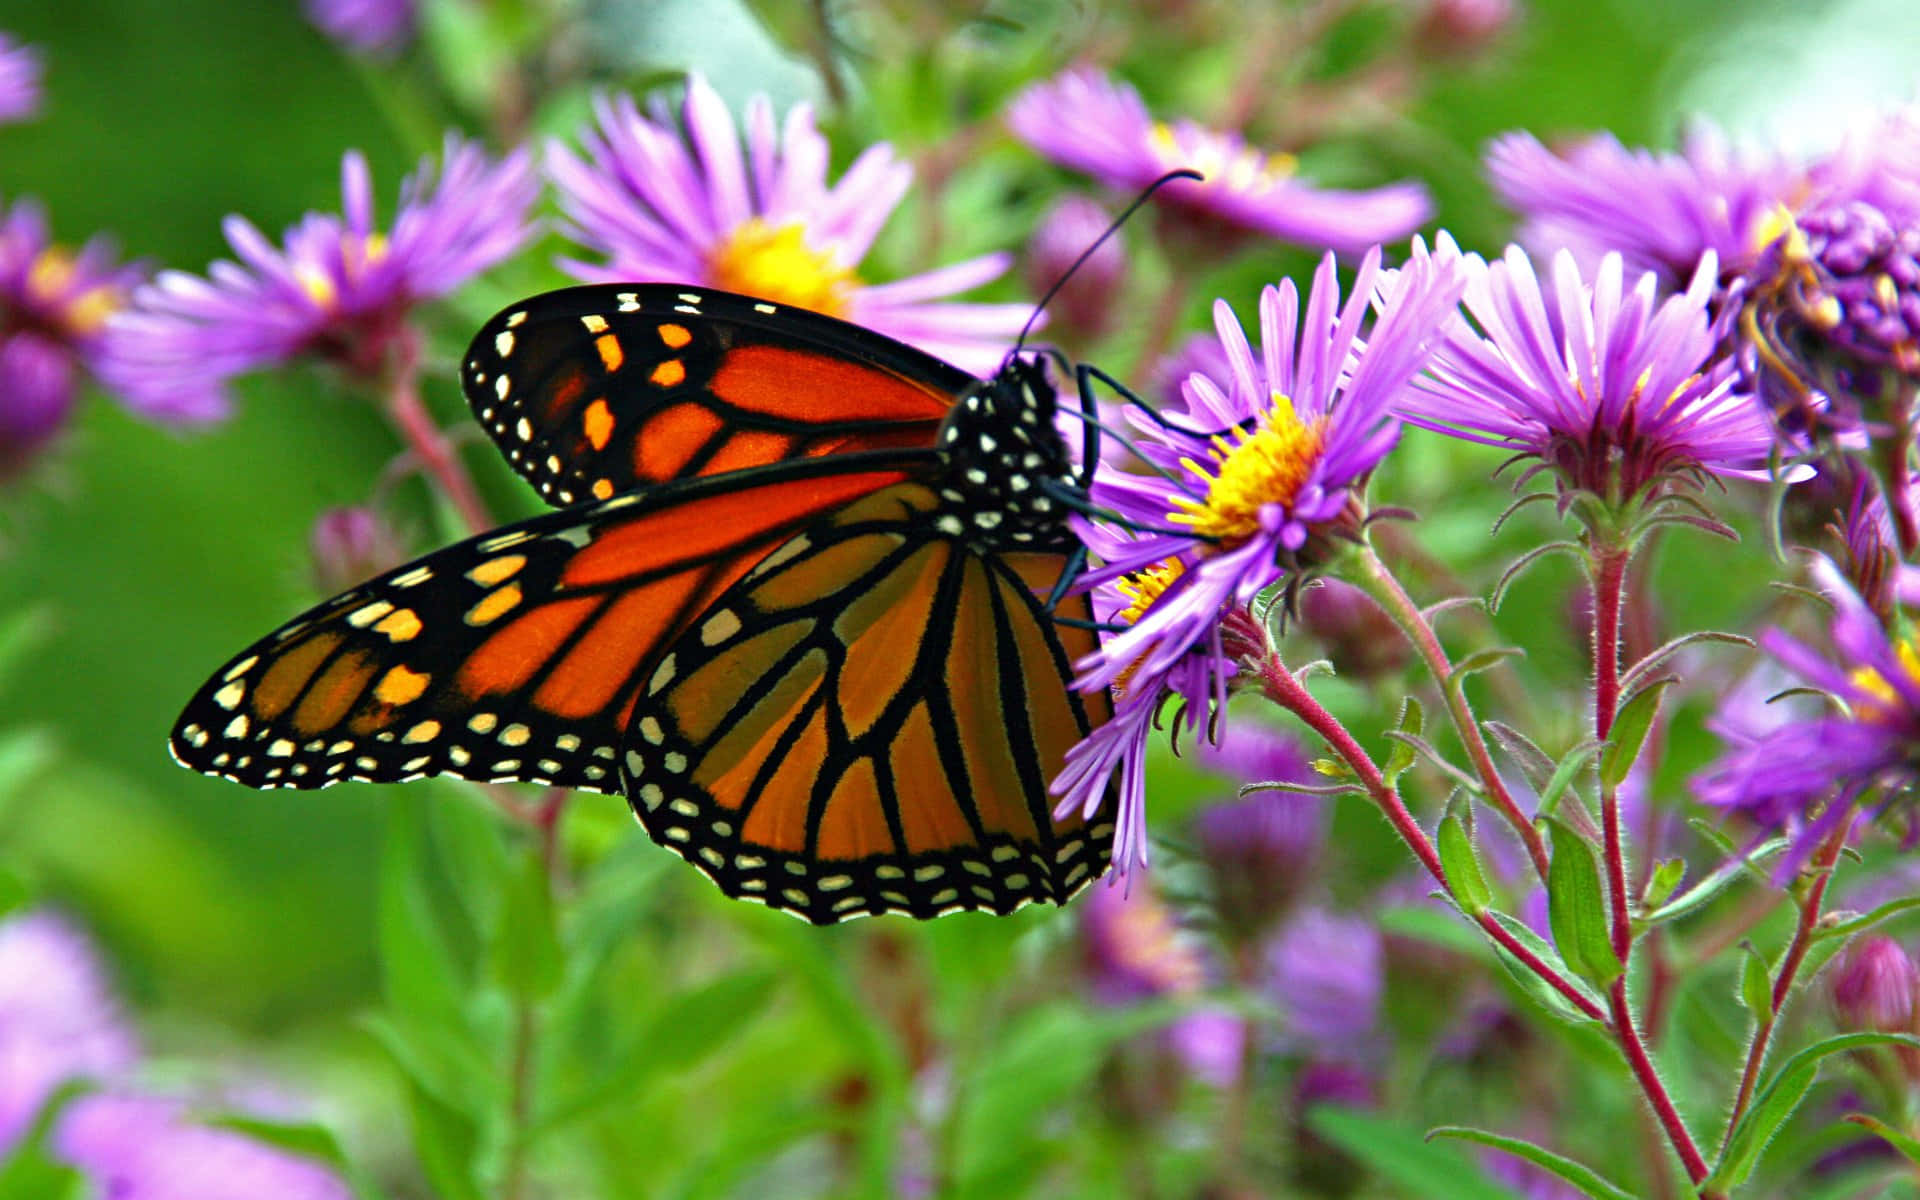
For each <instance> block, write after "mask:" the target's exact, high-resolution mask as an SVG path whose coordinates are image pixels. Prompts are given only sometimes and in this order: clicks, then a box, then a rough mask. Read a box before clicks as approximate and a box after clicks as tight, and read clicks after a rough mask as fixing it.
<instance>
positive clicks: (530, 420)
mask: <svg viewBox="0 0 1920 1200" xmlns="http://www.w3.org/2000/svg"><path fill="white" fill-rule="evenodd" d="M461 382H462V385H463V386H464V388H465V390H466V394H467V401H468V403H469V404H470V405H471V406H472V408H473V412H474V415H475V416H476V417H477V418H479V421H480V424H481V426H482V427H484V428H485V429H486V430H487V432H488V433H489V434H490V435H492V437H493V439H494V441H495V442H497V443H498V444H499V446H500V449H501V451H502V453H504V454H505V455H506V457H507V460H508V462H510V463H511V464H512V465H513V467H514V469H515V470H517V471H519V472H520V474H521V475H523V476H524V477H525V478H526V479H527V481H528V482H529V483H531V484H533V486H534V487H535V488H536V489H537V490H538V491H539V492H540V495H541V496H542V497H543V498H545V499H546V500H547V501H548V502H550V503H553V504H558V505H567V504H574V503H579V502H582V501H587V500H595V499H599V500H604V499H607V498H609V497H611V496H614V495H616V494H619V493H622V492H626V491H630V490H633V489H635V488H643V487H650V486H655V485H658V484H661V483H665V482H668V481H670V480H674V479H680V478H687V477H692V476H697V475H714V474H719V473H722V472H726V471H733V470H739V469H741V468H746V467H755V466H761V465H765V464H767V463H772V462H777V461H782V460H786V459H792V458H805V457H812V456H819V455H828V454H841V453H849V452H855V451H861V450H880V449H890V448H907V447H921V448H924V447H929V446H931V445H933V439H934V434H935V432H936V430H937V429H938V427H939V423H940V421H941V419H942V418H943V417H944V416H945V415H946V413H947V411H948V409H949V408H950V407H951V405H952V404H953V401H954V398H955V397H956V396H959V395H960V394H962V393H963V392H965V391H966V390H968V389H970V388H973V387H977V386H978V384H979V381H978V380H976V379H974V378H973V377H972V376H971V375H968V374H967V373H965V372H964V371H961V370H959V369H958V368H955V367H953V366H950V365H948V364H947V363H944V362H941V361H940V360H939V359H936V358H933V357H932V356H930V355H927V354H924V353H922V352H920V351H918V350H915V349H913V348H912V347H910V346H905V345H902V344H901V343H899V342H896V341H894V340H892V339H891V338H886V337H882V336H880V335H878V334H875V333H872V332H870V331H868V330H865V329H861V328H860V327H858V326H855V325H850V324H847V323H846V322H843V321H839V320H835V319H834V318H832V317H827V316H822V315H820V314H818V313H810V312H806V311H804V310H801V309H793V308H786V307H783V306H776V305H774V304H771V303H768V302H766V301H761V300H755V299H752V298H750V297H745V296H735V295H731V294H729V293H726V292H714V291H706V290H699V291H696V290H692V289H689V288H687V287H686V286H685V285H674V284H599V285H590V286H586V287H574V288H565V289H562V290H560V291H555V292H549V293H546V294H544V295H540V296H535V297H532V298H531V299H528V300H526V301H523V302H521V303H519V304H516V305H513V306H512V307H510V308H508V309H506V310H504V311H503V312H501V313H500V314H499V315H498V316H496V317H494V318H493V319H492V320H491V321H489V322H487V324H486V326H485V327H484V328H482V329H481V331H480V333H479V334H478V335H477V336H476V337H475V338H474V340H473V344H472V346H471V347H470V348H469V349H468V351H467V355H466V358H465V359H464V360H463V362H462V367H461Z"/></svg>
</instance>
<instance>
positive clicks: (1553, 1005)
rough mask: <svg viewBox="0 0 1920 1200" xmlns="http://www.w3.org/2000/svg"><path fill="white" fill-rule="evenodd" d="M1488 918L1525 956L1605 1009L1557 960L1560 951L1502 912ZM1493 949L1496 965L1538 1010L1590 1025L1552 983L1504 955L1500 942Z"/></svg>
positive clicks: (1595, 1005) (1583, 1024)
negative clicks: (1498, 964) (1522, 950)
mask: <svg viewBox="0 0 1920 1200" xmlns="http://www.w3.org/2000/svg"><path fill="white" fill-rule="evenodd" d="M1489 915H1490V916H1492V917H1493V919H1494V920H1495V921H1498V922H1499V923H1500V927H1501V928H1502V929H1504V930H1506V931H1507V933H1508V934H1509V935H1511V936H1512V938H1513V940H1515V941H1516V942H1519V943H1520V945H1521V946H1522V947H1523V948H1524V949H1525V950H1526V951H1527V952H1528V953H1530V954H1532V955H1533V956H1534V957H1535V958H1537V959H1539V960H1540V961H1541V962H1543V963H1545V964H1546V965H1547V966H1549V967H1551V968H1553V969H1554V970H1555V971H1556V972H1557V973H1558V974H1559V975H1561V976H1562V977H1563V978H1566V979H1567V980H1568V982H1569V983H1570V984H1572V985H1573V987H1575V988H1576V989H1580V990H1581V994H1582V995H1584V996H1585V997H1586V998H1587V1000H1588V1001H1589V1002H1591V1003H1592V1004H1593V1006H1594V1007H1595V1008H1605V1007H1606V1005H1605V1004H1603V1003H1602V1002H1601V999H1600V996H1599V995H1598V994H1597V993H1595V992H1594V991H1592V990H1591V989H1590V988H1587V986H1586V981H1585V980H1583V979H1581V978H1580V976H1579V975H1578V974H1577V973H1576V972H1574V971H1573V970H1572V969H1571V967H1570V966H1569V965H1568V963H1567V962H1566V960H1565V959H1563V958H1561V957H1560V952H1559V951H1558V950H1555V949H1554V948H1553V947H1552V946H1550V945H1548V944H1547V942H1546V940H1545V939H1543V938H1542V937H1541V936H1540V935H1539V934H1537V933H1535V932H1534V931H1533V930H1531V929H1529V928H1527V927H1526V925H1525V924H1523V923H1521V922H1520V921H1516V920H1515V919H1513V918H1512V917H1510V916H1508V915H1507V914H1506V913H1502V912H1495V913H1491V914H1489ZM1493 946H1494V949H1495V950H1496V951H1497V952H1498V955H1499V959H1500V965H1501V966H1503V967H1505V968H1506V969H1507V973H1508V974H1509V975H1511V976H1512V977H1513V979H1514V981H1515V982H1516V983H1518V984H1519V985H1520V987H1521V989H1522V990H1523V991H1525V992H1526V993H1527V995H1529V996H1531V997H1532V998H1533V999H1534V1001H1535V1002H1537V1003H1538V1004H1539V1005H1540V1007H1541V1008H1542V1009H1544V1010H1545V1011H1547V1012H1550V1013H1552V1014H1553V1015H1554V1016H1556V1017H1560V1018H1562V1019H1563V1020H1566V1021H1568V1022H1571V1023H1572V1024H1575V1025H1582V1026H1585V1025H1591V1024H1592V1023H1593V1018H1592V1017H1589V1016H1588V1015H1587V1014H1586V1013H1584V1012H1582V1011H1580V1009H1578V1008H1576V1007H1575V1006H1574V1004H1573V1002H1572V1001H1570V1000H1568V999H1567V998H1566V997H1565V996H1563V995H1561V994H1560V992H1559V990H1558V989H1556V988H1555V987H1554V986H1553V985H1552V984H1550V983H1548V982H1547V981H1546V980H1544V979H1542V978H1540V977H1539V976H1538V975H1536V974H1534V973H1533V972H1532V971H1531V970H1530V969H1528V968H1527V967H1526V966H1525V965H1524V964H1522V963H1521V962H1520V961H1519V960H1518V959H1516V958H1514V957H1513V956H1512V955H1511V954H1509V953H1507V951H1506V949H1505V947H1503V946H1501V945H1500V943H1498V942H1495V943H1493Z"/></svg>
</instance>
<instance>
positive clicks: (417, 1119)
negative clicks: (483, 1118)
mask: <svg viewBox="0 0 1920 1200" xmlns="http://www.w3.org/2000/svg"><path fill="white" fill-rule="evenodd" d="M407 1111H408V1114H409V1115H410V1116H411V1117H412V1118H413V1148H414V1152H415V1154H416V1155H417V1156H418V1158H419V1160H420V1171H421V1173H422V1174H423V1175H425V1176H426V1177H427V1183H428V1184H429V1185H431V1188H432V1192H433V1194H434V1195H435V1196H439V1197H443V1198H444V1200H486V1193H485V1191H484V1190H483V1189H482V1188H481V1186H480V1183H479V1181H478V1180H477V1179H475V1178H474V1170H473V1168H474V1165H475V1163H476V1161H477V1160H478V1158H479V1149H480V1131H479V1128H478V1126H477V1125H475V1123H474V1122H473V1121H472V1120H471V1119H470V1118H468V1117H467V1116H466V1115H465V1114H464V1113H461V1112H459V1111H458V1110H456V1109H454V1108H451V1107H449V1106H448V1105H446V1104H443V1103H442V1102H441V1101H440V1100H439V1099H438V1098H437V1097H435V1096H433V1095H432V1094H431V1093H429V1092H427V1091H426V1090H425V1089H423V1088H420V1087H418V1086H409V1087H408V1088H407Z"/></svg>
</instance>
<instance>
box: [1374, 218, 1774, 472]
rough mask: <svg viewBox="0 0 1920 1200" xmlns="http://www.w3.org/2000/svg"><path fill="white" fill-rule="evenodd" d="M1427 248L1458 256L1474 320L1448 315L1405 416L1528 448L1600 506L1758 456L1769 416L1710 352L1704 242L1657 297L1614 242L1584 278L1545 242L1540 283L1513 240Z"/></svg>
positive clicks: (1709, 280)
mask: <svg viewBox="0 0 1920 1200" xmlns="http://www.w3.org/2000/svg"><path fill="white" fill-rule="evenodd" d="M1422 257H1424V247H1421V248H1419V253H1417V254H1416V257H1415V259H1414V261H1415V262H1418V261H1420V260H1421V258H1422ZM1434 257H1436V258H1439V259H1454V258H1458V260H1459V261H1460V262H1462V263H1463V264H1464V266H1465V270H1466V275H1467V290H1466V297H1465V300H1464V302H1463V308H1464V309H1465V310H1466V313H1467V314H1468V315H1469V316H1470V317H1471V318H1472V321H1473V324H1471V325H1470V324H1468V322H1467V321H1465V320H1457V321H1455V322H1454V324H1453V325H1452V327H1451V328H1450V329H1449V331H1448V334H1447V337H1446V339H1445V341H1444V342H1443V343H1442V344H1441V346H1440V347H1439V349H1438V350H1437V351H1436V352H1435V354H1434V355H1433V358H1432V360H1431V362H1430V363H1428V364H1427V374H1426V375H1425V376H1423V377H1422V378H1421V379H1419V380H1418V381H1416V383H1415V384H1414V390H1415V391H1416V392H1417V393H1419V394H1418V395H1417V396H1415V397H1412V398H1409V400H1408V401H1407V402H1406V403H1405V404H1404V405H1403V406H1402V409H1401V416H1402V417H1404V418H1405V419H1406V420H1407V421H1408V422H1409V423H1410V424H1414V425H1419V426H1421V427H1423V428H1426V429H1431V430H1434V431H1435V432H1438V433H1444V434H1448V435H1451V436H1453V437H1458V438H1464V439H1466V440H1468V441H1475V442H1481V443H1484V444H1486V445H1491V446H1499V447H1502V448H1504V449H1507V450H1512V451H1515V452H1517V453H1519V454H1521V455H1525V456H1528V457H1531V458H1535V459H1537V460H1539V462H1540V463H1542V464H1544V465H1545V466H1546V467H1548V468H1550V469H1551V470H1552V471H1553V472H1554V473H1555V475H1556V476H1557V478H1558V480H1559V484H1560V487H1561V490H1562V494H1563V495H1564V494H1568V493H1571V492H1576V491H1583V492H1587V493H1590V494H1592V495H1595V496H1597V497H1599V498H1601V499H1603V500H1606V501H1607V502H1609V503H1611V504H1624V503H1627V502H1630V501H1633V500H1635V499H1637V498H1640V497H1642V496H1644V495H1645V494H1647V493H1648V492H1649V491H1651V490H1652V489H1654V488H1655V487H1657V486H1658V485H1659V484H1661V483H1662V482H1665V481H1668V480H1670V479H1672V478H1674V477H1675V476H1676V475H1679V474H1682V473H1687V472H1692V471H1697V470H1707V471H1713V472H1721V473H1743V472H1745V473H1751V472H1755V471H1758V470H1760V469H1762V468H1763V467H1764V466H1765V464H1766V462H1767V457H1768V453H1769V451H1770V449H1771V448H1772V446H1773V444H1774V443H1773V438H1774V435H1773V431H1772V427H1771V426H1770V425H1769V423H1768V422H1767V420H1766V417H1765V414H1764V413H1763V412H1762V411H1761V409H1760V407H1759V406H1758V405H1757V404H1755V403H1754V402H1753V400H1752V398H1751V397H1750V396H1748V395H1746V394H1745V393H1742V392H1740V391H1737V390H1736V386H1737V380H1736V377H1735V372H1734V370H1733V368H1732V366H1731V364H1729V363H1726V362H1724V361H1722V362H1718V363H1716V361H1715V355H1716V353H1717V340H1716V338H1715V337H1714V334H1713V330H1712V328H1711V320H1710V318H1709V314H1708V303H1709V301H1710V299H1711V298H1712V294H1713V288H1714V281H1715V274H1714V263H1713V257H1712V255H1711V254H1709V255H1708V256H1707V257H1706V258H1705V259H1704V260H1703V261H1702V262H1701V264H1700V268H1699V270H1698V271H1696V272H1695V273H1694V276H1693V282H1692V284H1691V285H1690V286H1689V287H1688V289H1687V290H1686V291H1685V292H1683V293H1680V294H1678V295H1671V296H1668V297H1667V298H1666V299H1664V300H1662V299H1660V298H1659V295H1658V287H1657V280H1656V279H1655V278H1654V276H1653V275H1651V274H1644V275H1641V276H1640V277H1639V278H1638V279H1637V280H1635V281H1634V283H1633V285H1632V287H1631V288H1630V289H1629V287H1628V286H1627V283H1626V279H1625V264H1624V262H1623V260H1622V259H1621V257H1620V256H1619V255H1617V254H1609V255H1606V256H1605V257H1603V258H1602V259H1601V260H1600V265H1599V267H1598V269H1597V270H1596V271H1595V273H1594V276H1593V279H1592V282H1591V283H1589V282H1588V281H1587V280H1586V279H1584V278H1583V277H1582V275H1581V272H1580V268H1579V267H1578V265H1576V263H1575V261H1574V258H1573V256H1572V255H1571V254H1569V253H1567V252H1565V251H1562V252H1560V253H1559V254H1556V255H1555V256H1554V260H1553V277H1552V281H1551V282H1552V289H1551V294H1550V295H1549V294H1548V293H1547V292H1546V291H1545V290H1544V289H1543V288H1542V286H1541V282H1540V280H1539V279H1538V278H1537V277H1536V276H1535V274H1534V270H1533V264H1532V262H1531V261H1529V260H1528V258H1527V256H1526V255H1525V254H1524V253H1523V252H1521V250H1520V249H1519V248H1518V247H1517V246H1509V247H1508V248H1507V252H1506V254H1505V255H1504V256H1503V257H1502V258H1501V259H1500V260H1499V261H1498V262H1495V263H1492V264H1491V265H1490V264H1488V263H1487V262H1486V261H1485V260H1483V259H1481V258H1480V256H1479V255H1475V254H1469V255H1460V254H1459V252H1458V250H1457V248H1456V247H1455V246H1454V245H1453V243H1452V241H1451V239H1448V238H1447V237H1446V236H1445V235H1444V234H1443V235H1441V239H1440V242H1439V244H1438V245H1437V246H1436V247H1435V251H1434Z"/></svg>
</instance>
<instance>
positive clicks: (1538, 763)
mask: <svg viewBox="0 0 1920 1200" xmlns="http://www.w3.org/2000/svg"><path fill="white" fill-rule="evenodd" d="M1482 724H1484V725H1485V726H1486V729H1487V732H1488V733H1490V734H1492V735H1493V740H1494V743H1495V744H1496V745H1498V746H1499V747H1500V748H1501V749H1502V750H1504V751H1506V753H1507V757H1508V758H1509V759H1511V760H1513V764H1514V765H1515V766H1517V767H1519V768H1520V773H1521V774H1522V775H1524V776H1526V779H1527V786H1528V787H1530V788H1532V789H1533V790H1534V791H1535V792H1543V791H1545V790H1546V787H1547V781H1548V780H1549V779H1551V778H1553V767H1554V764H1553V759H1551V758H1549V757H1548V756H1547V752H1546V751H1544V750H1542V749H1541V748H1540V747H1538V746H1536V745H1534V743H1533V739H1532V738H1530V737H1528V736H1527V735H1526V734H1524V733H1521V732H1520V731H1519V730H1518V729H1515V728H1514V727H1513V726H1511V725H1509V724H1507V723H1506V722H1504V721H1485V722H1482Z"/></svg>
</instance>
